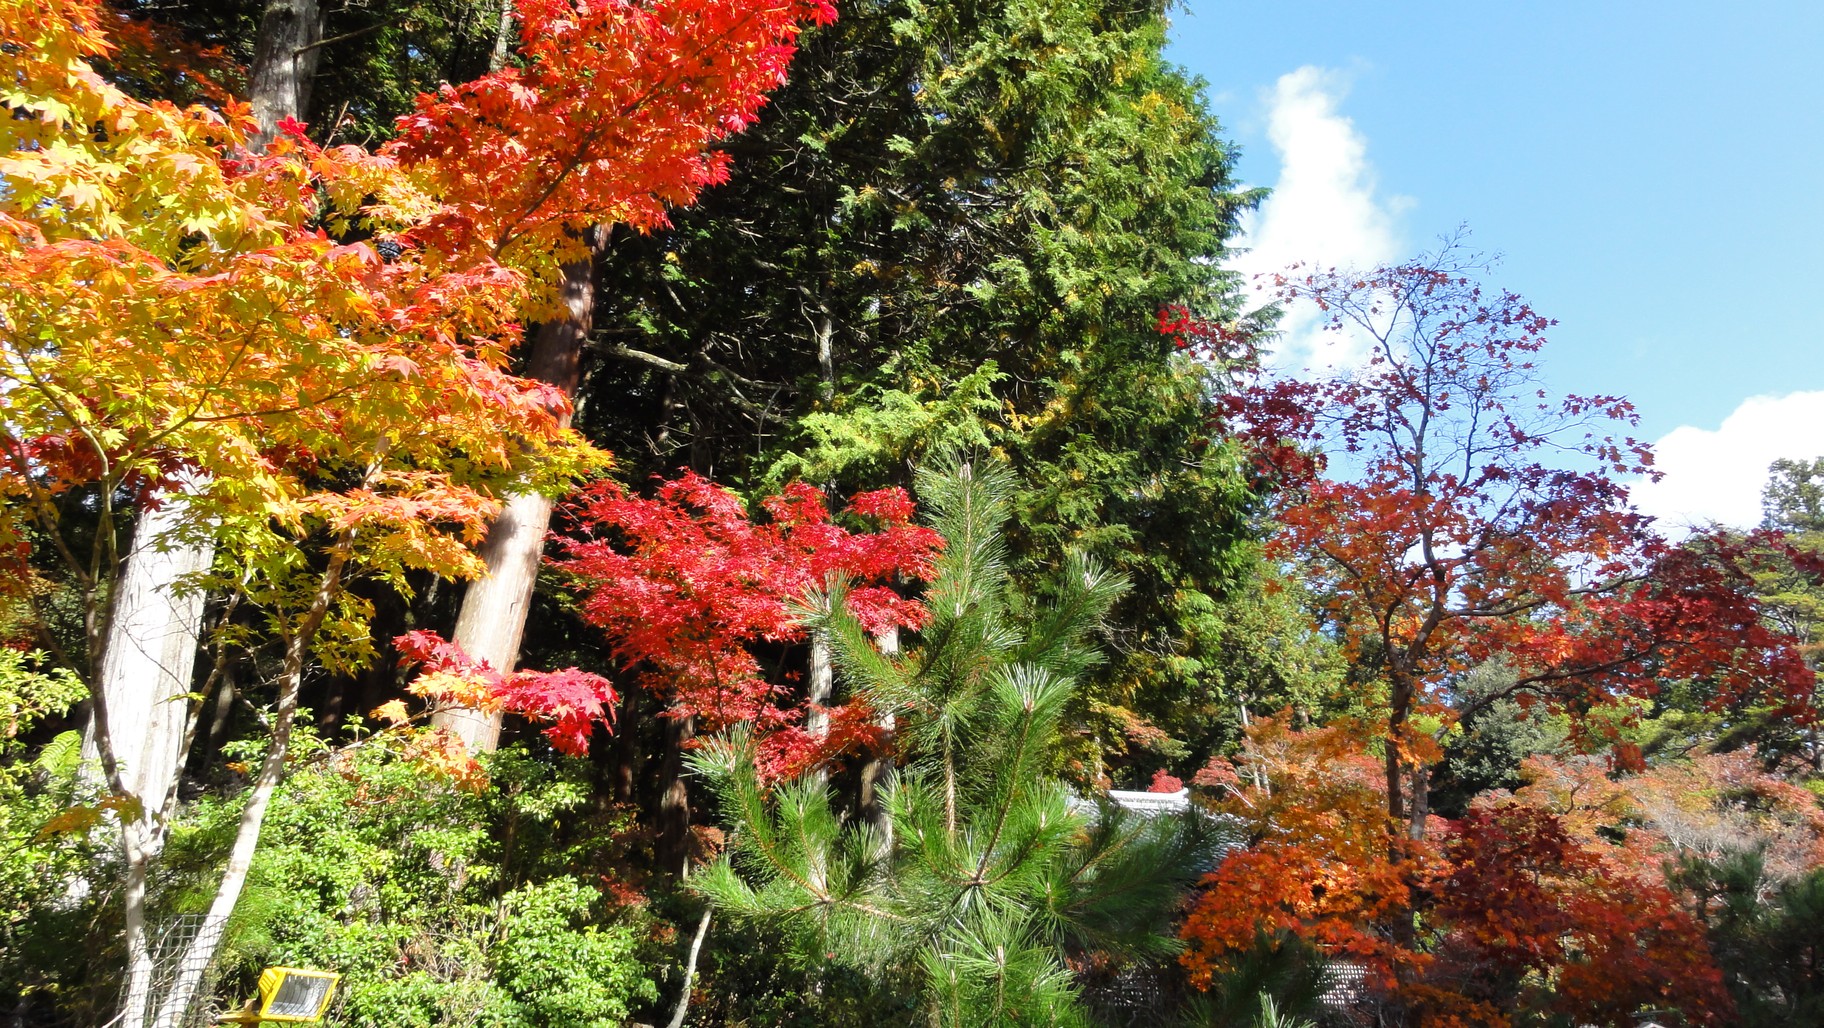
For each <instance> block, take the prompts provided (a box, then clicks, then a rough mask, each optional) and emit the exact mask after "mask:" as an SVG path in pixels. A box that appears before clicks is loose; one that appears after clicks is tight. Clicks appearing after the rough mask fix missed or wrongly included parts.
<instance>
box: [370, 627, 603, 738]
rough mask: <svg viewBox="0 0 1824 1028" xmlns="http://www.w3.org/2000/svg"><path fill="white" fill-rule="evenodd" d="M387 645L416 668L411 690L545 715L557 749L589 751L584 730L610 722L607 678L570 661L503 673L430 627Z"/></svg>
mask: <svg viewBox="0 0 1824 1028" xmlns="http://www.w3.org/2000/svg"><path fill="white" fill-rule="evenodd" d="M393 646H394V647H395V648H397V649H398V651H399V664H400V666H401V667H406V666H410V665H413V664H416V665H418V666H419V668H420V670H421V672H422V677H421V678H420V679H419V683H420V685H419V686H418V687H416V688H415V691H419V692H429V693H430V694H431V695H432V697H433V698H434V699H439V700H445V701H457V702H460V703H461V704H462V705H464V706H471V707H477V708H482V709H495V710H507V711H511V712H512V713H515V714H520V715H523V716H525V717H528V718H531V719H533V720H535V721H549V722H551V724H550V725H549V726H548V727H547V728H545V729H544V734H545V737H546V738H548V739H550V740H551V745H552V746H554V747H556V748H557V749H558V751H559V752H562V753H568V754H570V755H572V756H579V757H580V756H583V755H585V754H587V753H588V752H589V736H590V734H591V733H593V732H594V731H595V725H596V723H597V722H600V723H601V724H603V725H608V726H612V722H613V720H614V704H615V703H616V701H617V700H619V698H620V697H619V696H617V695H616V694H615V691H614V686H613V684H611V683H610V682H609V681H608V680H607V679H606V678H603V677H602V676H600V675H596V674H591V673H589V672H587V671H583V670H580V669H578V668H573V667H571V668H564V669H563V670H561V671H527V670H520V671H515V672H513V673H512V674H507V675H503V674H501V673H500V672H499V671H496V670H495V669H494V668H492V667H489V666H488V662H487V661H485V660H473V659H471V658H470V657H469V655H468V654H466V653H464V652H463V651H462V647H460V646H458V645H456V644H455V643H453V642H451V641H449V640H447V639H445V638H443V637H442V636H441V635H438V634H437V633H436V632H431V631H425V630H422V629H421V630H418V631H413V632H407V633H406V634H404V635H401V636H398V637H396V638H395V639H394V640H393ZM427 686H428V687H427ZM465 687H466V690H465ZM467 690H472V691H467Z"/></svg>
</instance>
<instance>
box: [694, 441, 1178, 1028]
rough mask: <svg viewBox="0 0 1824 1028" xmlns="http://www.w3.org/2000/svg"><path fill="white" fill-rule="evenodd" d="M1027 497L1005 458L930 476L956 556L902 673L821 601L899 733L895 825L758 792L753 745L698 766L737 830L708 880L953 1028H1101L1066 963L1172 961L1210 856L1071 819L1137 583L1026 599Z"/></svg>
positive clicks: (1091, 570) (1156, 835)
mask: <svg viewBox="0 0 1824 1028" xmlns="http://www.w3.org/2000/svg"><path fill="white" fill-rule="evenodd" d="M1011 487H1012V483H1011V481H1010V479H1009V476H1008V474H1007V473H1006V471H1005V469H1003V468H1002V467H1000V466H999V465H997V464H994V463H978V464H973V465H972V464H959V465H957V466H956V467H955V468H954V469H953V470H951V471H950V472H948V473H945V474H931V473H921V475H920V476H919V495H920V498H921V500H922V502H923V503H924V505H925V507H926V509H927V510H928V511H930V512H932V514H933V520H932V524H933V527H934V528H936V529H937V530H938V531H939V533H940V534H942V535H943V536H944V538H945V540H946V542H947V545H946V547H945V550H944V553H943V556H942V558H941V561H940V563H939V568H938V575H937V577H936V579H935V580H934V581H933V582H932V583H931V584H930V587H929V589H928V590H927V593H926V596H925V602H926V604H927V606H928V607H929V608H930V610H931V612H932V618H931V622H930V623H929V624H928V625H927V626H926V627H925V629H924V630H923V631H922V632H921V633H920V639H921V645H918V646H916V647H914V648H912V649H911V650H910V651H909V653H908V654H907V655H906V656H904V657H903V658H895V657H890V656H886V655H883V654H882V653H881V652H880V651H878V650H877V649H875V648H874V646H873V644H872V641H871V640H870V638H869V637H868V636H867V633H866V632H865V631H864V630H863V629H862V627H861V626H860V624H858V623H857V622H856V621H855V619H854V618H853V616H852V615H849V614H848V613H847V612H846V606H845V605H844V604H843V603H842V602H841V590H840V588H838V589H836V590H834V591H833V593H832V594H831V595H829V596H826V597H821V598H819V600H818V602H816V603H815V604H814V606H815V610H816V613H815V615H814V616H813V623H814V624H815V625H816V626H817V627H819V628H821V629H823V630H826V631H828V632H829V634H830V638H831V640H832V648H833V651H834V656H835V659H836V664H837V667H838V668H839V669H840V671H841V672H842V674H843V677H844V679H845V681H846V682H847V683H848V685H849V687H850V688H851V689H852V690H855V691H856V692H858V693H859V694H861V695H863V696H865V697H866V698H867V699H868V700H869V702H870V703H872V704H873V705H874V706H875V707H876V708H877V709H881V710H883V711H891V712H893V713H894V714H895V715H896V717H897V733H898V734H897V739H898V746H899V752H900V756H901V759H902V761H903V767H902V768H901V769H900V770H899V772H898V773H897V775H896V776H895V777H894V779H893V780H892V781H891V783H890V784H889V785H888V786H887V787H886V788H885V789H884V790H883V797H882V807H883V818H882V820H881V821H880V822H878V823H877V822H875V821H873V820H871V819H856V820H851V821H848V822H846V823H845V822H844V821H843V820H842V819H841V818H839V817H838V815H837V813H836V811H835V809H834V807H833V805H832V800H831V790H830V788H829V786H828V785H827V783H826V782H825V781H824V780H822V779H821V778H818V777H814V776H813V777H806V778H803V779H799V780H797V781H791V782H782V783H777V784H775V785H772V786H768V785H767V784H766V783H763V782H761V781H760V780H759V778H758V776H757V774H756V772H755V770H754V766H753V760H752V743H751V738H750V736H749V735H748V734H747V733H746V732H745V731H737V732H736V733H734V734H733V735H731V736H729V737H727V738H723V739H718V740H715V741H712V742H711V743H709V744H707V745H706V746H704V747H703V749H702V750H700V751H698V753H697V754H696V755H695V757H694V760H693V763H692V766H693V768H694V770H695V771H696V772H697V773H699V774H701V775H703V776H704V777H705V778H707V779H708V780H709V781H710V782H711V783H712V784H713V785H714V786H715V788H716V791H717V794H718V797H719V799H720V800H721V807H722V811H723V816H724V818H725V819H726V820H727V821H728V823H729V824H730V826H731V828H732V829H733V836H732V839H733V841H732V845H731V852H730V853H729V854H727V855H725V856H724V857H723V858H722V859H720V860H718V861H717V862H716V863H714V864H712V865H710V866H709V867H708V868H706V869H704V870H703V871H702V872H700V873H699V874H698V876H697V877H696V878H694V879H693V882H692V884H693V885H694V886H695V887H696V888H697V889H699V890H701V891H702V892H703V893H704V894H706V895H708V896H709V897H710V898H711V900H712V901H713V902H714V903H715V905H716V907H717V909H718V910H719V911H721V912H722V913H723V915H724V916H726V917H729V918H731V919H733V920H735V921H736V922H738V923H741V924H749V925H755V926H763V927H764V930H765V931H767V932H769V933H776V934H777V935H778V936H779V937H781V938H783V939H785V940H788V944H789V946H790V948H791V949H792V951H793V952H794V953H796V954H798V955H799V958H800V959H802V960H805V961H807V962H808V963H811V964H827V965H830V966H832V967H836V968H865V969H870V970H876V969H878V970H898V971H900V972H904V971H905V970H906V969H908V968H912V969H916V975H917V978H918V987H919V992H920V993H921V995H922V1002H923V1005H924V1006H925V1007H926V1009H927V1012H928V1014H929V1016H930V1017H931V1018H932V1019H933V1020H934V1021H935V1022H936V1023H939V1024H944V1025H957V1026H961V1025H1029V1024H1078V1023H1083V1020H1084V1017H1085V1015H1084V1013H1083V1011H1082V1010H1081V1009H1080V1007H1079V1005H1078V1002H1077V999H1076V993H1077V986H1076V983H1075V980H1074V976H1073V974H1072V973H1071V971H1070V969H1069V967H1068V965H1067V964H1066V961H1065V957H1066V955H1067V954H1071V953H1090V952H1093V953H1098V954H1103V955H1106V956H1109V957H1111V958H1157V957H1161V956H1164V955H1167V954H1169V953H1171V952H1173V951H1174V950H1175V946H1176V944H1175V943H1174V942H1173V941H1172V940H1171V939H1170V938H1169V937H1168V936H1167V935H1166V934H1165V933H1164V932H1163V931H1162V930H1161V929H1163V928H1164V926H1165V921H1166V919H1167V918H1168V917H1169V914H1170V911H1171V910H1172V908H1173V905H1174V902H1175V901H1176V899H1177V898H1178V896H1179V892H1178V890H1179V888H1180V887H1182V886H1183V885H1185V884H1187V883H1188V878H1189V876H1190V874H1191V872H1190V869H1191V868H1192V867H1194V866H1196V865H1197V859H1198V857H1199V855H1200V854H1201V853H1202V852H1203V851H1204V847H1205V846H1206V845H1207V843H1208V839H1207V838H1204V837H1203V835H1202V833H1200V832H1197V831H1194V830H1191V829H1190V828H1189V827H1188V826H1186V825H1184V824H1181V823H1179V822H1178V821H1177V820H1175V819H1171V818H1163V817H1162V818H1157V819H1147V818H1140V817H1131V816H1127V815H1125V814H1124V812H1122V811H1120V810H1119V809H1117V808H1112V807H1107V806H1105V807H1103V808H1102V809H1101V810H1099V811H1098V812H1097V814H1096V815H1094V816H1089V815H1087V814H1085V813H1084V812H1083V809H1082V808H1081V807H1080V806H1079V805H1077V804H1073V802H1072V800H1071V796H1070V792H1069V790H1068V789H1067V788H1066V786H1065V784H1064V781H1063V780H1062V778H1061V777H1060V775H1059V772H1060V769H1061V766H1062V763H1063V757H1064V754H1063V746H1062V744H1063V739H1064V736H1065V732H1066V726H1067V722H1066V720H1065V715H1066V711H1067V710H1068V708H1069V705H1070V702H1071V699H1072V695H1073V693H1074V691H1075V689H1076V688H1077V685H1078V683H1079V681H1080V680H1081V679H1082V677H1083V676H1084V675H1085V673H1086V672H1087V671H1088V670H1089V669H1090V668H1092V667H1093V666H1095V664H1096V663H1097V661H1098V659H1099V654H1098V653H1097V651H1096V650H1095V648H1094V646H1093V645H1091V644H1090V642H1089V638H1088V636H1089V633H1090V632H1091V631H1092V630H1093V629H1094V628H1095V626H1096V625H1097V624H1099V623H1100V622H1101V620H1102V618H1104V617H1105V616H1106V614H1107V612H1108V610H1109V608H1110V607H1111V606H1112V605H1113V603H1114V602H1115V601H1116V600H1117V599H1118V598H1119V596H1120V594H1121V592H1122V590H1123V589H1124V588H1125V586H1124V583H1122V582H1121V581H1120V580H1119V579H1118V578H1116V577H1114V576H1111V575H1110V574H1108V573H1107V572H1105V571H1103V570H1102V569H1100V568H1099V567H1097V566H1096V565H1095V564H1093V563H1092V562H1089V561H1087V560H1085V559H1083V558H1080V557H1071V558H1069V559H1067V561H1066V562H1065V567H1064V569H1063V572H1062V574H1061V575H1059V576H1058V580H1057V582H1056V583H1055V584H1054V586H1053V588H1052V589H1051V590H1050V591H1049V595H1050V596H1051V602H1049V603H1047V604H1045V605H1043V606H1038V607H1029V606H1026V605H1022V604H1018V603H1016V602H1015V600H1014V597H1013V595H1012V591H1011V588H1010V586H1011V583H1010V581H1009V568H1008V561H1007V553H1006V546H1005V543H1004V541H1003V538H1002V536H1001V534H1000V532H999V531H998V526H999V525H1000V524H1001V523H1002V522H1003V521H1004V520H1005V518H1006V516H1007V510H1008V503H1007V495H1008V493H1009V492H1010V491H1011Z"/></svg>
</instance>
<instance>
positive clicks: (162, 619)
mask: <svg viewBox="0 0 1824 1028" xmlns="http://www.w3.org/2000/svg"><path fill="white" fill-rule="evenodd" d="M182 516H183V505H182V503H181V501H174V500H167V501H166V503H165V504H164V505H163V506H161V507H159V508H158V509H156V510H148V511H146V513H145V514H144V515H143V516H142V517H141V518H140V521H139V525H138V526H137V527H136V528H135V529H134V532H133V548H132V550H131V551H130V552H129V553H128V555H127V562H126V567H125V569H124V570H123V571H122V572H121V575H120V578H119V579H118V580H117V581H116V583H115V586H114V597H113V614H112V615H111V616H110V618H109V620H108V641H107V643H106V646H105V648H104V649H103V650H102V655H101V665H100V667H99V668H98V670H97V674H96V676H95V687H96V689H97V691H99V692H102V693H104V694H105V695H106V697H107V702H106V704H105V708H104V705H101V704H98V705H96V706H95V708H94V710H95V714H96V715H97V716H94V717H91V718H90V720H89V724H88V725H87V727H86V728H85V730H84V733H83V746H82V750H83V757H84V758H85V760H91V761H92V760H96V759H98V758H99V756H100V749H99V746H98V742H97V735H98V729H99V727H100V726H99V716H98V715H99V713H100V711H101V710H103V709H106V710H107V712H108V717H109V719H110V720H111V722H112V723H111V724H110V725H109V726H108V729H109V734H110V736H111V738H112V739H113V744H114V759H115V761H116V762H117V763H118V764H119V766H120V780H119V782H118V783H109V785H108V787H109V789H110V791H114V790H116V789H117V788H124V789H125V790H126V791H127V792H128V793H130V794H132V795H133V796H135V797H137V798H138V799H139V801H140V803H141V805H142V806H143V808H144V811H145V817H146V818H147V819H150V818H152V817H153V816H154V815H155V814H157V812H158V811H159V809H160V808H161V807H162V806H163V804H164V802H165V794H166V793H167V792H169V791H170V789H171V784H172V782H173V781H174V780H175V779H176V778H177V775H178V772H179V770H180V769H179V767H178V755H179V753H180V752H181V751H182V749H183V741H184V735H185V732H186V730H187V729H188V727H189V724H190V719H191V707H192V704H191V702H190V690H191V685H192V683H193V681H194V677H195V676H194V672H195V669H196V654H197V635H198V633H199V632H200V631H201V626H202V620H203V598H204V597H203V593H202V591H201V590H198V589H180V588H178V585H177V583H179V582H181V581H183V580H184V579H185V578H187V577H189V576H192V575H195V574H198V573H200V572H203V571H206V570H208V568H209V565H210V563H211V561H213V560H214V557H215V547H214V545H213V544H212V543H209V542H204V543H197V544H191V543H174V542H173V536H174V534H175V533H176V532H177V530H178V529H179V527H180V526H181V524H182Z"/></svg>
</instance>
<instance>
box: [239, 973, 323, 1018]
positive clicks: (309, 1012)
mask: <svg viewBox="0 0 1824 1028" xmlns="http://www.w3.org/2000/svg"><path fill="white" fill-rule="evenodd" d="M341 980H342V976H341V975H339V974H336V973H335V972H333V971H312V970H309V969H307V968H302V967H269V968H267V969H266V970H264V971H261V972H260V1009H259V1014H258V1017H259V1019H260V1020H261V1021H278V1022H286V1023H291V1024H313V1023H315V1022H317V1021H321V1020H323V1012H324V1011H325V1010H328V1009H329V1001H330V1000H332V999H334V998H335V995H336V983H337V982H339V981H341Z"/></svg>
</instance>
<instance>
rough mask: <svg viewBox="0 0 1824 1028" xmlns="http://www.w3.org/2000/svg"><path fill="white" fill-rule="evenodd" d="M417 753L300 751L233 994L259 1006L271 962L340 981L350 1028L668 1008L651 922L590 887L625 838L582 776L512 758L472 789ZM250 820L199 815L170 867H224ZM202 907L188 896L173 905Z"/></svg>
mask: <svg viewBox="0 0 1824 1028" xmlns="http://www.w3.org/2000/svg"><path fill="white" fill-rule="evenodd" d="M409 745H410V744H409V743H406V742H404V741H402V740H400V739H397V738H396V737H394V736H390V735H386V734H382V735H379V736H374V737H372V738H370V739H368V740H366V741H363V742H360V743H357V744H355V745H352V746H349V747H347V748H344V749H339V750H328V749H324V748H322V747H320V746H317V747H311V746H305V747H303V748H302V749H301V752H303V753H307V754H310V755H309V756H308V757H306V758H305V759H304V762H303V766H301V767H298V768H296V769H295V770H294V771H293V773H292V775H291V777H290V778H289V779H288V780H287V782H286V783H285V785H284V786H283V787H282V788H281V790H280V792H279V793H278V795H277V796H276V797H275V799H274V802H273V806H272V809H271V812H270V813H269V815H268V819H267V822H266V826H265V832H264V836H263V841H262V847H261V850H260V853H259V856H258V857H257V859H256V860H255V863H254V868H253V872H252V876H251V880H250V882H249V886H248V889H247V892H246V894H245V895H244V897H243V899H242V901H241V904H240V906H239V907H238V908H237V910H236V914H235V920H234V922H233V925H232V927H231V937H230V939H229V942H228V945H227V947H226V949H225V951H224V957H223V959H224V966H225V967H228V968H230V969H232V972H233V973H232V974H231V975H230V981H231V982H232V983H234V984H236V985H238V986H239V987H240V988H242V989H243V990H245V989H247V988H249V987H250V985H251V978H252V977H253V976H254V975H256V974H257V972H258V969H259V968H260V967H261V966H265V965H267V964H275V963H279V964H291V965H295V966H305V967H321V968H326V969H331V970H336V971H339V972H341V974H342V976H343V999H342V1001H341V1002H340V1004H339V1006H338V1011H339V1012H338V1013H337V1015H336V1019H335V1020H336V1023H339V1024H344V1025H374V1026H389V1028H390V1026H426V1028H428V1026H432V1025H439V1026H441V1025H477V1026H481V1025H486V1026H497V1028H509V1026H522V1025H523V1026H533V1025H541V1026H542V1025H551V1026H563V1028H606V1026H610V1025H619V1024H622V1023H624V1022H625V1021H626V1019H627V1018H628V1016H629V1013H630V1011H631V1010H632V1009H634V1008H635V1007H637V1006H639V1005H640V1004H642V1003H646V1002H650V1001H652V1000H654V999H656V996H657V988H656V985H655V983H654V981H653V980H652V977H651V975H650V972H649V970H648V969H649V966H650V963H651V961H650V954H649V953H647V952H645V949H646V948H647V938H648V935H649V934H650V933H649V931H648V928H649V923H648V920H647V918H646V917H645V916H644V915H643V914H642V913H641V912H640V911H639V910H638V909H637V908H619V909H613V908H611V907H610V905H609V904H607V903H606V902H605V901H604V897H603V895H602V892H601V890H600V889H599V888H598V887H597V886H595V885H593V884H590V883H591V882H593V881H597V880H598V879H596V878H595V877H593V876H591V877H584V875H583V873H584V872H585V871H586V869H587V868H588V867H589V866H590V865H591V864H597V863H599V859H598V858H599V857H600V855H601V854H600V852H599V851H600V849H601V848H602V847H603V845H605V839H606V837H608V836H611V835H612V834H613V833H615V832H616V831H618V830H621V829H622V828H624V825H621V824H619V823H617V822H616V821H614V820H612V819H611V820H607V821H604V820H602V819H600V818H597V817H593V816H591V815H589V814H587V813H586V810H587V808H586V807H585V805H584V800H585V797H586V793H585V791H584V790H583V788H582V785H581V783H580V781H579V779H578V778H577V773H576V769H575V768H571V767H569V766H568V765H566V766H564V767H558V768H553V767H551V766H549V765H546V764H541V763H538V762H535V761H532V760H530V759H528V758H526V757H525V756H524V755H523V754H520V753H518V752H516V751H503V752H502V753H500V754H498V755H496V756H494V757H493V758H491V760H490V768H491V771H492V782H493V784H492V786H491V787H490V788H488V789H486V790H484V791H474V790H473V789H471V788H464V787H463V786H462V784H461V783H458V782H455V781H451V780H449V779H447V778H445V777H443V776H442V775H440V774H437V773H435V772H434V771H428V770H427V769H426V767H425V766H424V765H423V764H422V763H420V762H418V761H416V760H414V759H412V758H413V754H412V753H411V752H410V749H409ZM313 749H314V751H315V752H314V753H312V752H311V751H312V750H313ZM237 811H238V804H236V803H234V802H223V801H219V800H213V799H211V800H208V801H206V802H204V803H203V804H200V805H199V808H198V810H197V812H196V814H195V816H194V817H192V818H191V819H189V820H187V821H186V822H185V824H183V825H182V826H180V828H179V830H178V831H177V833H176V834H175V835H174V838H173V842H172V847H173V850H174V851H175V852H174V855H173V862H174V863H175V864H177V865H178V866H179V867H180V868H184V869H186V871H187V869H190V868H195V869H197V870H198V871H199V872H200V871H201V870H202V869H205V868H207V867H208V866H210V861H211V859H212V857H213V855H214V853H215V852H216V851H217V849H218V847H219V846H220V845H222V844H223V842H225V840H226V838H227V836H228V834H229V833H230V832H231V831H232V820H233V818H234V817H235V815H236V813H237ZM597 833H600V834H599V835H598V834H597ZM179 873H180V874H184V873H185V872H184V871H180V872H179ZM198 878H199V880H203V881H206V879H205V878H202V877H201V875H200V874H199V876H198ZM201 899H202V897H201V896H192V895H190V894H189V892H188V891H187V890H186V889H185V888H184V887H183V886H182V885H181V884H180V883H176V882H174V883H173V888H172V890H171V894H170V896H169V897H168V898H167V906H169V907H171V908H174V909H183V908H184V907H186V906H188V905H190V904H191V903H194V902H197V901H199V900H201Z"/></svg>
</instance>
